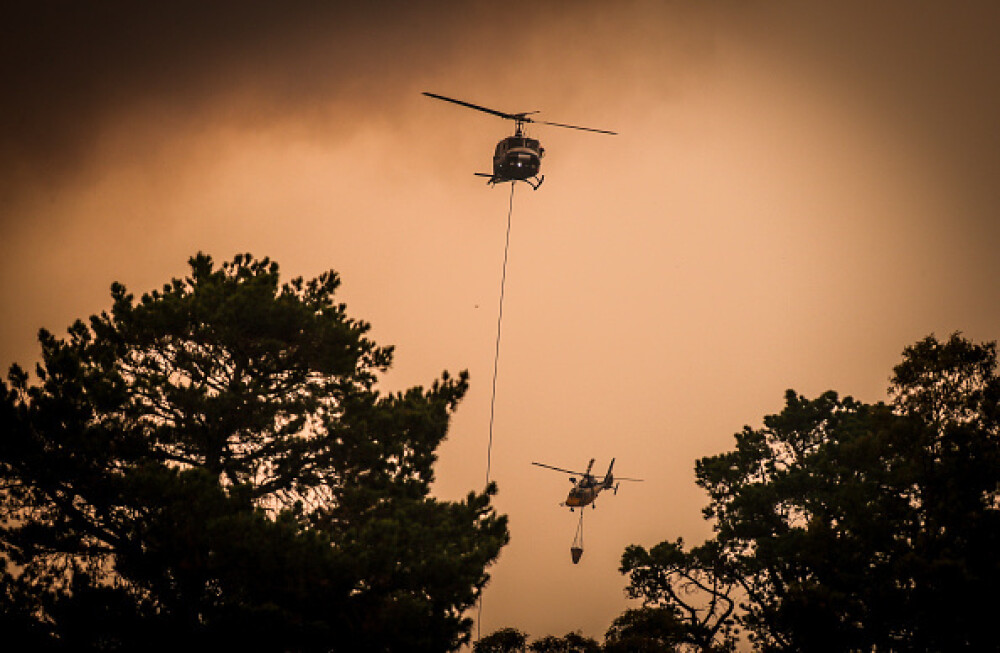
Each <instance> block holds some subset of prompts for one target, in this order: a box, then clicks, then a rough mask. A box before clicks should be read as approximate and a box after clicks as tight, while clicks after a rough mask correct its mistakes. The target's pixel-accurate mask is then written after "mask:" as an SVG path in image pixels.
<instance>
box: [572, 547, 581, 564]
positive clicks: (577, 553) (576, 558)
mask: <svg viewBox="0 0 1000 653" xmlns="http://www.w3.org/2000/svg"><path fill="white" fill-rule="evenodd" d="M569 554H570V556H572V558H573V564H574V565H575V564H576V563H578V562H580V558H581V557H583V548H581V547H578V546H571V547H570V548H569Z"/></svg>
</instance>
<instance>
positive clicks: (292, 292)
mask: <svg viewBox="0 0 1000 653" xmlns="http://www.w3.org/2000/svg"><path fill="white" fill-rule="evenodd" d="M190 266H191V274H190V276H189V277H187V278H184V279H174V280H172V281H171V282H170V283H168V284H167V285H165V286H164V287H163V289H162V291H156V292H152V293H149V294H147V295H144V296H143V297H142V298H141V299H140V300H139V301H138V302H136V301H135V300H134V298H133V296H132V295H130V294H128V293H127V292H126V290H125V288H124V287H123V286H121V285H120V284H115V285H113V286H112V298H113V307H112V309H111V312H110V313H102V314H101V315H97V316H93V317H91V318H90V322H89V324H85V323H84V322H82V321H77V322H76V323H75V324H73V326H71V327H70V329H69V333H68V338H67V339H65V340H63V339H59V338H56V337H55V336H53V335H52V334H50V333H48V332H46V331H44V330H43V331H41V333H40V336H39V340H40V342H41V345H42V362H41V364H39V365H38V367H37V370H36V375H37V382H36V383H32V382H31V381H30V378H29V375H28V374H27V373H26V372H25V371H24V370H22V369H21V368H20V367H18V366H16V365H15V366H13V367H12V368H11V370H10V374H9V381H8V382H0V511H2V515H3V517H4V519H3V522H2V524H0V546H2V554H3V556H5V557H6V558H7V561H8V563H7V564H8V566H7V567H6V569H7V571H5V573H4V575H3V577H2V585H0V590H2V593H0V602H2V608H3V614H4V619H5V621H4V625H5V626H16V627H17V629H18V631H19V632H21V633H22V634H24V635H25V636H30V637H34V638H35V639H36V640H38V641H42V642H44V643H46V644H47V645H51V646H54V647H58V648H62V649H66V650H71V649H74V650H75V649H78V648H92V649H97V650H115V649H132V648H157V647H158V648H164V649H166V648H176V647H180V646H190V645H192V644H195V645H197V646H199V647H207V646H218V647H219V648H224V649H232V648H236V647H238V646H246V647H247V648H251V649H254V650H267V649H281V650H335V651H351V650H362V649H363V650H372V651H376V650H411V651H420V650H427V651H441V650H448V649H453V648H455V647H457V646H458V645H459V643H461V642H462V641H467V639H468V633H469V628H470V625H471V622H470V620H468V619H465V618H463V617H462V613H463V612H464V611H465V610H466V609H467V608H468V607H470V606H471V605H472V604H473V603H474V601H475V599H476V597H477V596H478V593H479V591H480V590H481V589H482V587H483V585H484V584H485V583H486V581H487V579H488V576H487V575H486V574H485V568H486V566H487V565H489V564H490V563H491V562H492V561H493V560H494V559H495V558H496V556H497V555H498V553H499V550H500V548H501V547H502V546H503V545H504V544H505V543H506V541H507V538H508V534H507V529H506V518H505V517H502V516H498V515H496V514H495V512H494V511H493V509H492V508H491V507H490V496H491V495H492V494H493V493H494V492H495V488H494V487H492V486H491V487H489V488H487V489H486V491H485V492H484V493H482V494H476V493H470V494H469V495H468V497H467V498H466V499H465V500H464V501H462V502H447V501H438V500H435V499H433V498H431V497H429V491H430V484H431V482H432V481H433V464H434V462H435V459H436V456H435V450H436V449H437V447H438V445H439V444H440V443H441V441H442V440H443V438H444V437H445V434H446V431H447V427H448V422H449V418H450V414H451V413H452V411H453V410H454V409H455V406H456V405H457V403H458V402H459V401H460V400H461V398H462V396H463V395H464V394H465V392H466V389H467V387H468V382H467V376H466V375H465V373H463V374H461V375H460V376H459V377H458V378H453V377H451V376H449V375H448V374H447V373H445V374H444V375H443V376H442V378H441V379H440V380H438V381H435V382H434V383H433V385H432V386H431V387H430V388H429V389H424V388H420V387H415V388H411V389H409V390H407V391H406V392H402V393H396V394H391V395H383V394H381V393H380V392H379V391H378V390H377V389H376V388H375V384H376V380H377V377H378V375H379V374H380V373H382V372H384V371H385V370H386V369H387V368H388V366H389V365H390V363H391V359H392V350H391V348H386V347H379V346H377V345H376V344H375V343H373V342H372V341H370V340H369V339H368V338H367V337H366V334H367V332H368V330H369V326H368V325H367V324H365V323H364V322H360V321H356V320H353V319H351V318H349V317H348V316H347V314H346V309H345V307H344V305H343V304H337V303H335V302H334V294H335V291H336V289H337V287H338V286H339V279H338V277H337V275H336V274H335V273H333V272H328V273H325V274H322V275H320V276H319V277H317V278H315V279H313V280H311V281H303V280H302V279H301V278H297V279H293V280H292V281H290V282H287V283H284V284H280V283H279V274H278V266H277V264H275V263H272V262H270V261H268V260H267V259H263V260H257V259H254V258H253V257H251V256H250V255H240V256H236V257H235V258H234V260H233V261H232V262H230V263H226V264H224V265H223V266H222V267H221V268H217V267H215V265H214V264H213V261H212V259H211V258H210V257H208V256H205V255H198V256H196V257H194V258H192V259H191V261H190Z"/></svg>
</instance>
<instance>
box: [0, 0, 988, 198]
mask: <svg viewBox="0 0 1000 653" xmlns="http://www.w3.org/2000/svg"><path fill="white" fill-rule="evenodd" d="M692 17H694V18H692ZM3 25H4V26H3V28H2V38H0V76H2V79H3V86H4V95H5V100H4V102H3V103H2V105H0V124H2V130H0V162H2V164H3V168H4V173H5V174H4V177H5V178H6V179H7V182H6V183H5V186H6V187H5V188H4V189H3V190H4V192H5V196H7V197H9V196H10V195H9V194H10V193H14V192H16V184H18V183H25V182H31V181H39V180H41V181H42V182H43V183H44V182H45V181H46V180H50V179H53V178H59V177H60V176H61V175H63V174H66V173H72V172H73V171H74V170H76V169H77V168H79V167H80V166H82V165H85V164H86V158H87V155H88V152H89V151H90V149H91V148H92V147H93V145H94V142H95V140H96V139H98V138H99V137H100V134H101V132H102V130H103V129H105V128H107V127H108V125H109V124H113V122H114V120H116V118H117V117H118V116H120V115H121V114H122V113H123V112H125V111H129V110H136V109H137V108H140V109H141V108H148V107H159V108H160V110H164V107H166V108H167V109H166V110H164V111H165V113H167V114H168V118H167V119H165V124H164V130H165V131H168V130H170V129H171V128H174V127H175V124H176V123H180V124H183V123H184V122H185V121H186V120H189V119H190V118H192V117H194V116H198V115H199V114H201V113H203V112H204V110H205V107H206V106H208V105H210V104H211V102H212V100H213V99H215V98H217V97H218V96H219V94H222V93H225V92H228V91H231V90H233V89H238V88H241V87H242V88H250V87H252V88H253V89H255V90H256V92H257V94H256V95H255V97H254V100H255V101H254V102H253V103H250V105H249V106H246V107H243V108H242V109H236V110H234V111H233V112H232V113H234V114H235V115H230V116H227V118H228V119H230V120H232V119H234V118H235V119H237V120H243V121H244V122H248V123H252V122H253V121H264V120H269V119H273V118H274V117H275V115H280V114H281V113H282V112H289V111H294V112H303V111H309V110H310V109H316V110H319V109H321V108H326V109H328V108H329V107H330V106H331V105H337V106H338V107H340V108H341V109H342V110H343V111H344V112H345V118H344V120H345V121H351V120H363V119H368V118H369V117H370V116H371V114H378V113H379V112H380V110H381V109H382V108H384V107H385V106H386V104H387V102H386V99H387V98H392V97H394V93H395V92H399V91H404V92H409V91H411V90H413V89H419V88H420V84H419V82H420V80H421V78H423V77H425V76H427V75H428V74H430V73H431V72H433V71H435V70H439V69H441V68H442V67H448V66H456V65H461V64H462V62H463V61H468V60H471V61H474V62H475V65H476V66H477V67H478V71H479V74H480V75H481V76H482V77H484V78H489V77H490V76H494V77H497V78H506V77H509V76H511V75H519V74H524V75H526V76H530V73H531V69H532V68H541V69H544V68H546V67H553V66H557V65H558V64H559V62H557V61H552V60H551V54H549V55H547V58H548V59H549V60H546V59H540V58H539V59H532V58H531V56H530V55H531V50H532V47H533V46H532V44H533V43H534V42H537V41H547V40H555V41H562V42H564V43H566V45H565V46H564V47H565V48H566V51H565V52H563V53H561V55H560V56H562V57H566V58H576V59H580V58H581V57H582V59H583V62H584V63H585V64H587V65H590V67H591V68H592V69H595V70H596V69H597V68H598V67H599V66H602V65H609V66H620V67H621V74H622V75H624V76H626V77H627V76H629V75H630V74H633V73H635V72H636V71H635V70H633V69H630V64H629V58H630V52H631V51H632V50H634V49H635V48H637V47H643V48H645V49H650V48H652V49H654V50H655V48H656V47H657V46H658V45H659V46H660V47H661V48H662V50H663V54H662V59H663V60H662V61H660V62H659V63H660V64H661V65H662V66H663V67H666V66H667V65H669V60H668V59H669V56H670V52H671V51H670V47H672V46H675V45H676V44H677V43H678V42H683V41H688V42H689V43H690V46H691V47H690V49H692V50H702V51H704V52H705V53H706V54H705V56H710V51H711V48H712V46H713V40H714V39H716V38H718V34H719V33H720V32H728V33H730V34H731V33H738V34H739V33H741V34H742V35H743V36H744V37H745V38H747V39H749V40H751V41H752V42H753V43H754V46H755V47H759V48H761V49H763V50H767V49H770V50H771V51H773V52H774V53H775V57H776V58H778V59H779V60H782V61H783V62H785V63H792V64H795V63H797V64H798V65H801V67H802V69H803V74H804V76H805V77H810V76H812V77H815V78H820V79H836V78H840V79H841V80H843V81H844V82H845V83H846V84H848V85H849V86H850V87H851V90H853V91H860V92H863V93H865V94H867V95H868V96H869V99H870V101H871V102H873V103H879V104H881V105H883V106H884V107H885V110H886V111H888V112H891V113H893V114H895V115H896V116H897V117H898V123H899V127H900V128H901V129H908V130H910V131H911V132H912V134H913V135H914V136H919V137H921V138H929V139H932V140H935V141H936V145H937V146H938V147H940V148H941V152H942V153H943V155H947V156H955V157H966V159H967V161H968V165H967V171H966V172H967V175H968V178H969V181H970V182H971V183H975V184H976V185H977V186H978V190H979V191H987V189H986V186H990V185H991V184H990V183H989V182H991V181H992V180H993V179H995V178H996V174H997V173H998V172H1000V167H998V163H1000V159H998V155H997V154H995V153H996V152H997V151H998V148H997V147H996V145H997V144H998V143H1000V128H998V127H996V124H995V123H996V121H995V119H994V118H995V116H996V115H998V112H1000V90H998V89H1000V66H998V65H997V64H996V61H997V54H998V53H997V46H996V45H995V41H996V39H995V35H996V33H997V32H998V29H1000V9H996V8H995V5H994V4H993V3H986V2H968V3H961V4H959V5H957V6H954V7H948V8H941V7H939V6H938V5H936V4H934V3H916V4H913V3H878V4H877V5H872V4H871V3H838V5H837V7H836V8H822V7H816V6H811V5H810V6H803V5H800V4H797V3H788V4H785V3H717V4H716V6H714V7H712V8H702V7H696V6H695V3H648V2H624V3H616V7H615V9H614V10H613V11H609V10H607V9H606V8H605V7H604V6H603V5H602V4H601V3H586V2H576V3H573V2H555V3H523V2H514V3H504V4H503V6H498V5H496V4H495V3H481V2H480V3H477V2H472V3H459V2H443V3H404V2H387V1H382V2H379V1H375V2H365V3H322V2H302V1H297V2H296V1H293V2H285V3H270V2H262V1H251V2H233V1H222V2H212V3H200V2H189V1H181V2H144V3H132V2H126V1H123V0H108V1H104V2H88V3H80V2H15V3H7V5H6V8H5V9H4V10H3ZM601 25H603V26H609V25H610V26H612V28H613V29H615V33H616V34H617V35H620V37H624V39H625V40H618V41H605V42H601V41H592V40H589V39H588V37H587V36H586V34H588V33H591V32H593V28H594V27H595V26H601ZM574 32H579V33H581V34H582V35H583V36H582V37H581V40H580V41H579V42H575V43H574V42H573V40H572V35H573V33H574ZM567 36H569V37H570V40H566V37H567ZM658 42H659V43H658ZM519 69H520V70H519ZM638 72H639V75H640V76H641V77H643V78H644V79H643V80H641V81H643V82H645V83H647V84H650V85H655V84H656V83H657V80H656V67H655V65H654V66H652V67H650V68H648V69H643V70H640V71H638ZM588 81H589V80H588V77H587V74H586V72H584V73H583V74H581V77H580V79H578V80H576V83H577V84H578V85H580V86H581V87H585V86H586V84H587V83H588ZM460 91H461V89H460V88H456V89H442V90H441V92H453V93H458V92H460ZM12 186H15V187H12ZM987 192H988V191H987Z"/></svg>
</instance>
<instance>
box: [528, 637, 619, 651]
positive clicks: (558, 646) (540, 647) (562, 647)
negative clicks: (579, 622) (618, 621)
mask: <svg viewBox="0 0 1000 653" xmlns="http://www.w3.org/2000/svg"><path fill="white" fill-rule="evenodd" d="M528 649H529V650H531V651H534V653H600V650H601V645H600V644H598V643H597V641H596V640H594V639H591V638H590V637H585V636H584V635H581V634H580V633H566V635H565V636H564V637H556V636H555V635H546V636H545V637H542V638H540V639H536V640H535V641H533V642H532V643H531V646H529V647H528Z"/></svg>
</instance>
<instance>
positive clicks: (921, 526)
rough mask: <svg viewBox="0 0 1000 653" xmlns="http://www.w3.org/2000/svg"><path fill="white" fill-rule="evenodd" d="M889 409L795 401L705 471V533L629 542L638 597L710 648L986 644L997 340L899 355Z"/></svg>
mask: <svg viewBox="0 0 1000 653" xmlns="http://www.w3.org/2000/svg"><path fill="white" fill-rule="evenodd" d="M890 398H891V400H890V402H888V403H877V404H865V403H862V402H859V401H856V400H854V399H852V398H850V397H843V398H841V397H840V396H839V395H838V394H837V393H835V392H826V393H824V394H822V395H820V396H819V397H817V398H815V399H807V398H805V397H802V396H800V395H799V394H797V393H796V392H794V391H791V390H789V391H788V392H787V394H786V396H785V407H784V409H783V410H782V412H781V413H779V414H777V415H770V416H767V417H765V418H764V422H763V427H762V428H757V429H754V428H750V427H746V428H745V429H744V430H743V431H742V432H741V433H738V434H736V436H735V439H736V447H735V449H734V450H733V451H730V452H727V453H723V454H720V455H716V456H709V457H706V458H702V459H701V460H699V461H698V463H697V465H696V476H697V482H698V485H699V486H700V487H702V488H703V489H705V491H706V492H707V493H708V496H709V503H708V505H707V506H706V508H705V510H704V514H705V517H706V518H707V519H710V520H712V522H713V526H714V536H713V538H712V539H710V540H709V541H707V542H705V543H704V544H702V545H700V546H697V547H693V548H686V547H685V546H684V543H683V541H681V540H680V539H677V540H675V541H667V542H664V543H662V544H659V545H657V546H655V547H653V548H652V549H650V550H646V549H645V548H644V547H641V546H630V547H628V549H627V550H626V551H625V553H624V555H623V557H622V566H621V571H622V573H624V574H627V575H628V576H629V582H630V584H629V588H628V591H629V593H630V595H631V596H633V597H635V598H642V599H643V601H644V604H645V605H647V606H661V607H663V608H666V609H668V610H670V611H671V613H672V614H674V615H675V616H678V617H680V618H681V619H682V623H683V624H684V629H685V631H686V638H687V639H686V641H687V642H688V643H690V644H692V645H695V646H697V647H698V648H701V649H702V650H718V649H725V648H728V647H730V646H731V645H732V639H731V635H732V631H731V626H732V624H733V623H739V624H740V625H741V626H742V627H743V628H745V629H746V630H747V631H748V632H749V634H750V636H751V639H752V640H753V641H754V642H755V644H756V645H757V646H758V647H759V648H762V649H765V650H772V649H797V650H872V649H883V650H956V649H971V650H985V649H988V648H992V647H994V646H995V641H996V633H995V628H994V626H993V624H992V621H991V616H992V615H993V614H994V613H995V611H996V608H997V607H998V601H997V599H996V598H995V588H996V586H997V581H998V580H1000V558H998V557H997V556H996V551H997V550H998V549H997V547H998V544H1000V510H998V501H997V500H998V488H1000V379H998V377H997V374H996V346H995V344H994V343H986V344H976V343H973V342H971V341H969V340H967V339H965V338H963V337H962V336H961V335H959V334H955V335H953V336H951V337H950V338H949V339H948V340H945V341H940V340H938V339H937V338H935V337H934V336H930V337H927V338H925V339H923V340H921V341H920V342H918V343H916V344H914V345H913V346H910V347H907V348H906V349H905V350H904V352H903V360H902V362H901V363H900V364H899V365H898V366H896V368H895V369H894V374H893V376H892V381H891V385H890ZM734 605H735V606H736V608H735V609H734V610H733V611H730V609H729V608H730V606H734ZM734 620H735V621H734Z"/></svg>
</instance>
